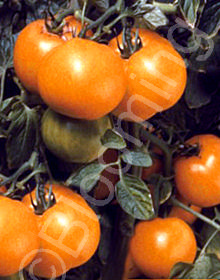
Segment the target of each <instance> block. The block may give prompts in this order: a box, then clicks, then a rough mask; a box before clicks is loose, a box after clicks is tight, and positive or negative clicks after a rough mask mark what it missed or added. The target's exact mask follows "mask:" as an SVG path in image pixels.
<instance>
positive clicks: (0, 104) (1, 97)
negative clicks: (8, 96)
mask: <svg viewBox="0 0 220 280" xmlns="http://www.w3.org/2000/svg"><path fill="white" fill-rule="evenodd" d="M5 75H6V70H4V71H3V72H2V76H1V93H0V108H1V106H2V101H3V97H4V85H5Z"/></svg>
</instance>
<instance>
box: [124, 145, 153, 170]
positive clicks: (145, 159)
mask: <svg viewBox="0 0 220 280" xmlns="http://www.w3.org/2000/svg"><path fill="white" fill-rule="evenodd" d="M122 159H123V161H124V162H126V163H128V164H131V165H135V166H143V167H150V166H151V165H152V158H151V156H150V154H149V153H147V152H146V151H144V150H141V149H139V150H135V151H129V150H126V151H125V152H124V153H123V155H122Z"/></svg>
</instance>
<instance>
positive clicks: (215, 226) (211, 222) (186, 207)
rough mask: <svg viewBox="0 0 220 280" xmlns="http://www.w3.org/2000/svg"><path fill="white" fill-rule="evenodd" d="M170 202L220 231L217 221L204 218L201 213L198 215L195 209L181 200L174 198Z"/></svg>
mask: <svg viewBox="0 0 220 280" xmlns="http://www.w3.org/2000/svg"><path fill="white" fill-rule="evenodd" d="M170 201H171V202H172V204H173V205H174V206H178V207H181V208H183V209H184V210H186V211H188V212H189V213H191V214H193V215H194V216H196V217H197V218H199V219H200V220H202V221H204V222H205V223H207V224H209V225H211V226H212V227H214V228H216V229H217V230H220V225H219V224H217V223H216V222H215V221H213V220H211V219H209V218H207V217H206V216H204V215H203V214H201V213H198V212H196V211H194V210H193V209H191V208H189V207H188V206H186V205H185V204H183V203H181V202H180V201H179V200H177V199H176V198H174V197H171V198H170Z"/></svg>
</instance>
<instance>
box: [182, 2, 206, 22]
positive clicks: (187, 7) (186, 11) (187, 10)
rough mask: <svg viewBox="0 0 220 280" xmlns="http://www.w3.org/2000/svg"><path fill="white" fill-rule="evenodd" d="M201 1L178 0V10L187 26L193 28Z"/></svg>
mask: <svg viewBox="0 0 220 280" xmlns="http://www.w3.org/2000/svg"><path fill="white" fill-rule="evenodd" d="M200 4H201V0H179V7H180V10H181V12H182V14H183V16H184V18H185V20H186V22H188V24H189V25H190V26H191V27H192V28H194V27H195V24H196V21H197V16H198V10H199V8H200Z"/></svg>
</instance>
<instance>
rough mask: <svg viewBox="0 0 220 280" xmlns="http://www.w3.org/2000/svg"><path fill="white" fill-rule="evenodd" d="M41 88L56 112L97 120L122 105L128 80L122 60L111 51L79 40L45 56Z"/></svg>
mask: <svg viewBox="0 0 220 280" xmlns="http://www.w3.org/2000/svg"><path fill="white" fill-rule="evenodd" d="M95 58H97V59H95ZM38 86H39V92H40V95H41V97H42V98H43V100H44V101H45V103H46V104H47V105H48V106H50V107H51V108H52V109H53V110H54V111H56V112H58V113H60V114H63V115H66V116H69V117H74V118H81V119H87V120H95V119H98V118H101V117H103V116H104V115H106V114H108V113H109V112H110V111H112V110H113V109H114V108H115V107H116V106H117V105H118V104H119V102H120V101H121V99H122V98H123V96H124V94H125V90H126V78H125V73H124V69H123V63H122V60H121V59H120V58H119V57H118V56H117V55H116V54H115V53H114V52H113V51H112V49H111V48H109V47H108V46H106V45H103V44H98V43H96V42H93V41H90V40H86V39H81V38H75V39H73V40H70V41H68V42H66V43H65V44H62V45H60V46H58V47H57V48H55V49H54V50H52V51H51V52H50V53H49V54H48V55H47V56H45V58H44V60H43V61H42V63H41V65H40V69H39V73H38Z"/></svg>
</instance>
